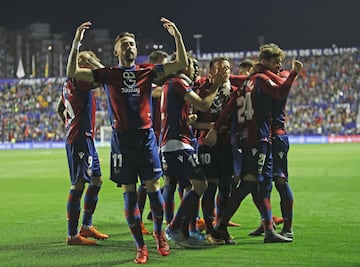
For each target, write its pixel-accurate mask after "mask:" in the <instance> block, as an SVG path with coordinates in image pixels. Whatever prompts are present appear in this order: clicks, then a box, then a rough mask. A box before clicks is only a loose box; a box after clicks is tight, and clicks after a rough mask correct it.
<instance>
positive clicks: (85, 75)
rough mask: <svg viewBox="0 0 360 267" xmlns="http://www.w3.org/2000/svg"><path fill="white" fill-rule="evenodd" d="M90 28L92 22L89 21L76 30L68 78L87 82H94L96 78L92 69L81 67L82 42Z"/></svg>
mask: <svg viewBox="0 0 360 267" xmlns="http://www.w3.org/2000/svg"><path fill="white" fill-rule="evenodd" d="M90 26H91V22H90V21H87V22H84V23H82V24H81V25H80V26H79V27H78V28H77V29H76V33H75V37H74V40H73V42H72V46H71V49H70V54H69V58H68V62H67V66H66V75H67V76H68V77H70V78H74V79H76V80H81V81H86V82H93V81H94V77H93V74H92V71H91V69H88V68H80V67H79V63H78V54H79V47H80V42H81V41H82V39H83V37H84V32H85V30H87V29H89V28H90Z"/></svg>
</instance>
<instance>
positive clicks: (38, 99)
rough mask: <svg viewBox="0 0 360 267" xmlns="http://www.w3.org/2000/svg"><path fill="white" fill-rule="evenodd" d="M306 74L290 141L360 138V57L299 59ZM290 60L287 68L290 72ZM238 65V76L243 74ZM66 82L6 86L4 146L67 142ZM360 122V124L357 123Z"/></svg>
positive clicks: (103, 107) (291, 117) (298, 85)
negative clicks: (62, 109)
mask: <svg viewBox="0 0 360 267" xmlns="http://www.w3.org/2000/svg"><path fill="white" fill-rule="evenodd" d="M299 59H300V60H301V61H302V62H303V63H304V69H303V71H302V73H301V74H300V77H299V79H297V80H296V81H295V83H294V86H293V88H292V89H291V91H290V95H289V98H288V103H287V107H286V108H287V110H286V111H287V116H288V117H287V122H286V123H287V125H286V126H287V130H288V134H290V135H307V134H309V135H325V136H328V135H351V134H360V128H358V127H357V124H359V122H360V119H359V117H360V114H359V104H360V67H359V66H360V64H359V63H360V53H359V51H355V52H345V53H342V54H337V55H327V56H325V55H323V56H313V57H299ZM290 61H291V58H290V57H287V58H285V61H284V67H285V68H289V66H290ZM237 63H238V62H237V61H233V64H234V67H233V72H234V73H236V72H237V68H236V64H237ZM64 80H65V78H49V79H23V80H16V79H14V80H0V123H1V130H0V142H3V143H4V142H32V141H34V142H37V141H63V140H64V139H65V136H64V126H63V124H62V122H61V121H60V119H59V118H58V115H57V114H56V112H55V106H56V100H57V99H58V97H59V95H60V93H61V88H62V85H63V82H64ZM96 98H97V102H96V103H97V118H96V123H97V127H96V129H97V130H96V139H99V138H100V127H101V126H104V125H106V126H108V125H109V124H110V123H109V121H108V115H107V102H106V97H105V93H104V92H103V91H102V90H100V89H97V91H96ZM357 121H358V123H357Z"/></svg>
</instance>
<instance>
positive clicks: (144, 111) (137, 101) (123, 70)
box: [93, 64, 164, 131]
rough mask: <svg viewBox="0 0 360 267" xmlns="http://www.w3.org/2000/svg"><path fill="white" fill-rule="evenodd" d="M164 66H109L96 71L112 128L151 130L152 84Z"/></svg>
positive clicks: (120, 129)
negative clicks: (105, 99)
mask: <svg viewBox="0 0 360 267" xmlns="http://www.w3.org/2000/svg"><path fill="white" fill-rule="evenodd" d="M160 72H164V66H163V65H153V64H141V65H134V66H132V67H121V66H115V67H107V68H101V69H96V70H93V75H94V80H95V81H96V82H99V83H102V84H103V86H104V89H105V92H106V96H107V101H108V112H109V117H110V122H111V126H112V127H113V128H114V129H116V130H119V131H131V130H138V129H149V128H151V127H152V98H151V91H152V85H151V84H152V82H153V80H154V78H156V75H157V73H160Z"/></svg>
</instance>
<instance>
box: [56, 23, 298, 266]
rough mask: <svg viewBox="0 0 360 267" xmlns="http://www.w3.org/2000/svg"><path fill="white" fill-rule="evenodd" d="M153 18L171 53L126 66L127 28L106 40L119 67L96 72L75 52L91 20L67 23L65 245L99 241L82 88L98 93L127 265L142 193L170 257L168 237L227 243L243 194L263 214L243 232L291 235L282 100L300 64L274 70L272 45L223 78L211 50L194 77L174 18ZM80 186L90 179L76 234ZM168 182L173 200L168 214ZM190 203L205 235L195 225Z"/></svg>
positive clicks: (139, 241)
mask: <svg viewBox="0 0 360 267" xmlns="http://www.w3.org/2000/svg"><path fill="white" fill-rule="evenodd" d="M161 22H162V23H163V26H164V27H165V29H167V31H168V32H169V34H170V35H171V36H173V38H174V40H175V45H176V52H175V53H174V55H173V56H172V57H171V58H169V57H168V55H167V54H166V53H164V52H162V51H155V52H153V53H152V54H151V55H150V57H149V63H146V64H135V59H136V57H137V47H136V40H135V35H134V34H132V33H129V32H123V33H121V34H119V35H118V36H117V37H116V39H115V43H114V55H115V56H116V57H117V58H118V60H119V64H118V65H117V66H111V67H105V66H103V65H102V64H101V63H100V60H99V59H98V58H97V57H96V55H95V54H94V53H93V52H91V51H82V52H79V47H80V42H81V41H82V39H83V36H84V32H85V31H86V30H87V29H89V28H90V26H91V23H90V22H85V23H83V24H81V25H80V26H79V27H78V28H77V30H76V33H75V37H74V40H73V43H72V48H71V51H70V55H69V59H68V65H67V75H68V77H69V78H68V79H67V81H66V83H65V84H64V87H63V93H62V96H61V98H60V99H59V102H58V107H57V111H58V113H59V115H60V116H61V118H62V120H63V121H64V122H65V125H66V130H67V133H66V134H67V141H66V151H67V155H68V163H69V170H70V177H71V189H70V192H69V197H68V202H67V214H68V215H67V217H68V237H67V244H69V245H96V244H97V243H96V241H94V240H91V239H88V237H91V238H95V239H107V238H108V237H109V236H108V235H106V234H103V233H101V232H99V231H98V230H97V229H95V227H94V226H93V225H92V215H93V213H94V210H95V208H96V203H97V199H98V193H99V190H100V188H101V184H102V179H101V171H100V164H99V160H98V156H97V152H96V149H95V145H94V125H95V123H94V122H95V120H94V118H95V116H94V115H95V99H94V96H93V91H92V90H91V89H93V88H96V87H98V86H102V87H103V89H104V91H105V94H106V96H107V101H108V113H109V119H110V121H111V126H112V136H111V157H110V179H111V181H113V182H114V183H116V185H117V186H119V187H121V188H122V190H123V197H124V207H125V208H124V209H125V211H124V213H125V217H126V220H127V223H128V226H129V228H130V232H131V234H132V236H133V238H134V241H135V244H136V247H137V253H136V257H135V259H134V262H135V263H137V264H144V263H146V262H147V261H148V257H149V255H148V249H147V247H146V244H145V242H144V238H143V234H146V233H148V231H147V230H146V229H145V228H144V224H143V223H142V212H143V210H144V203H145V199H146V196H148V198H149V201H150V208H151V214H149V216H150V217H151V218H152V221H153V224H154V228H153V237H154V239H155V240H156V244H157V250H158V252H159V254H160V255H162V256H167V255H169V254H170V251H171V250H170V246H169V243H168V240H171V242H173V243H175V244H176V245H178V246H181V247H187V248H201V247H203V246H209V245H223V244H234V243H236V241H235V240H234V238H233V237H232V236H231V234H230V233H229V232H228V226H229V225H233V224H234V223H233V222H231V218H232V216H233V215H234V213H235V212H236V211H237V209H238V208H239V206H240V204H241V202H242V200H244V199H245V197H246V196H247V195H249V194H251V196H252V199H253V202H254V204H255V206H256V208H257V209H258V211H259V214H260V219H261V224H260V226H259V227H258V228H257V229H256V230H254V231H253V232H251V233H249V235H253V236H260V235H262V234H264V243H277V242H291V241H292V240H293V237H294V233H293V229H292V219H293V218H292V217H293V194H292V191H291V188H290V186H289V183H288V171H287V152H288V149H289V141H288V137H287V135H286V131H285V105H286V99H287V96H288V94H289V90H290V88H291V85H292V83H293V81H294V79H295V78H296V77H297V74H298V73H299V72H300V70H301V68H302V63H301V62H299V61H296V60H295V61H294V62H293V66H292V69H291V70H287V71H286V70H283V69H282V64H281V63H282V60H283V59H284V53H283V51H282V50H281V49H280V48H279V47H278V46H277V45H276V44H265V45H263V46H261V47H260V51H259V58H258V59H257V61H256V63H255V62H252V61H244V62H243V64H241V65H240V68H241V70H243V72H242V73H239V74H238V75H232V74H231V66H230V62H229V60H228V59H227V58H225V57H218V58H214V59H213V60H212V61H211V62H210V66H209V73H208V75H207V76H206V77H204V76H202V75H201V70H200V66H199V63H198V61H197V59H196V58H195V57H194V56H193V55H191V54H190V53H187V52H186V48H185V45H184V42H183V40H182V35H181V33H180V32H179V30H178V29H177V27H176V25H175V24H174V23H173V22H172V21H170V20H168V19H166V18H161ZM160 178H163V179H164V180H163V187H161V186H160ZM138 180H139V182H140V186H139V187H138V188H137V183H138ZM85 183H88V184H89V186H88V188H87V190H86V193H85V199H84V214H83V219H82V226H81V228H80V231H78V221H79V216H80V199H81V197H82V194H83V192H84V188H85ZM273 183H274V184H275V187H276V189H277V191H278V192H279V195H280V199H281V202H280V206H281V213H282V219H281V221H282V222H283V228H282V230H281V231H280V232H279V233H278V232H276V231H275V229H274V224H275V223H277V221H276V219H279V218H276V217H274V216H273V214H272V209H271V203H270V194H271V190H272V186H273ZM177 188H178V191H179V193H180V202H179V203H178V205H177V210H176V211H175V210H174V207H175V204H174V195H175V191H176V189H177ZM200 209H201V211H202V214H203V221H204V226H203V228H204V230H205V234H203V233H202V232H201V230H203V229H201V228H200V227H199V220H197V219H198V216H199V211H200ZM149 216H148V217H149ZM274 218H276V219H274ZM164 220H165V222H166V228H164V226H163V222H164Z"/></svg>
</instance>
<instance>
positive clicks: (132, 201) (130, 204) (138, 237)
mask: <svg viewBox="0 0 360 267" xmlns="http://www.w3.org/2000/svg"><path fill="white" fill-rule="evenodd" d="M123 196H124V210H125V218H126V221H127V224H128V226H129V228H130V232H131V234H132V236H133V238H134V240H135V243H136V246H137V247H138V248H139V247H142V246H143V245H144V244H145V242H144V238H143V235H142V232H141V225H140V211H139V207H138V205H137V193H136V192H125V193H123Z"/></svg>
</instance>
